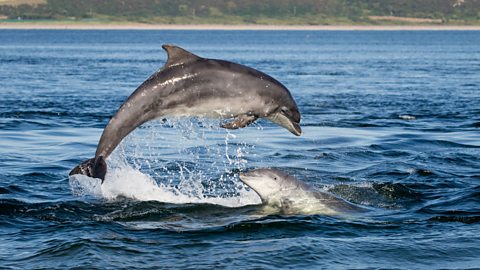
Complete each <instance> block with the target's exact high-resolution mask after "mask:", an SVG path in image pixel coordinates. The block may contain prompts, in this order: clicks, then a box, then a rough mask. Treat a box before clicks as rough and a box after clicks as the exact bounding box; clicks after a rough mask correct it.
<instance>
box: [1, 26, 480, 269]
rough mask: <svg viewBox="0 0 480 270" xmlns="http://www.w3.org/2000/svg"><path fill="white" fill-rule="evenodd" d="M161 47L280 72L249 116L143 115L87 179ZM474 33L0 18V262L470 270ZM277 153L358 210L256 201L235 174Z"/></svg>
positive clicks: (476, 165) (473, 244) (289, 167)
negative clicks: (277, 88) (295, 126)
mask: <svg viewBox="0 0 480 270" xmlns="http://www.w3.org/2000/svg"><path fill="white" fill-rule="evenodd" d="M164 43H170V44H176V45H179V46H182V47H184V48H186V49H188V50H190V51H192V52H194V53H196V54H198V55H200V56H204V57H209V58H216V59H225V60H230V61H234V62H238V63H241V64H245V65H248V66H251V67H254V68H256V69H259V70H261V71H263V72H266V73H267V74H270V75H271V76H273V77H275V78H276V79H278V80H279V81H280V82H282V83H283V84H284V85H285V86H287V87H288V88H289V89H290V91H291V93H292V95H293V97H294V99H295V100H296V102H297V104H298V106H299V108H300V111H301V114H302V121H301V126H302V128H303V131H304V134H303V135H302V136H301V137H296V136H294V135H292V134H291V133H289V132H288V131H287V130H285V129H283V128H281V127H279V126H276V125H273V124H271V123H269V122H267V121H265V120H261V121H258V122H256V123H255V124H253V125H251V126H249V127H247V128H244V129H241V130H233V131H227V130H224V129H221V128H219V120H212V119H198V118H186V119H164V120H163V121H160V120H158V121H153V122H149V123H146V124H144V125H142V126H141V127H140V128H138V129H137V130H135V131H134V132H133V133H132V134H130V135H129V136H128V137H127V138H125V140H124V141H123V142H122V144H121V145H120V146H119V147H118V148H117V149H116V150H115V152H114V153H113V155H112V156H111V157H110V158H109V159H108V160H107V161H108V164H109V172H108V174H107V178H106V180H105V183H104V184H103V185H101V184H100V182H99V180H98V179H92V178H88V177H86V176H74V177H70V178H69V176H68V173H69V171H70V170H71V169H72V168H73V167H74V166H76V165H77V164H79V163H80V162H81V161H83V160H85V159H88V158H91V157H93V156H94V153H95V149H96V145H97V143H98V139H99V138H100V134H101V132H102V130H103V128H104V127H105V125H106V123H107V121H108V120H109V118H110V117H111V116H112V115H113V114H114V113H115V111H116V110H117V109H118V107H119V106H120V105H121V104H122V102H123V101H124V100H125V99H126V98H127V97H128V96H129V95H130V94H131V93H132V92H133V91H134V90H135V88H136V87H137V86H138V85H140V84H141V83H142V82H143V81H144V80H145V79H147V78H148V77H149V76H150V75H151V74H152V73H153V72H155V71H156V70H158V69H159V68H161V67H162V66H163V64H164V62H165V60H166V54H165V52H164V51H163V50H162V48H161V45H162V44H164ZM479 44H480V33H479V32H478V31H120V30H118V31H72V30H42V31H40V30H38V31H36V30H0V268H1V269H69V268H84V269H95V268H96V269H186V268H188V269H223V268H228V269H281V268H285V269H377V268H382V269H479V268H480V236H479V235H480V234H479V232H480V46H479ZM262 167H276V168H280V169H282V170H284V171H285V172H287V173H289V174H291V175H294V176H296V177H297V178H298V179H301V180H302V181H305V182H307V183H309V184H311V185H313V186H315V187H316V188H318V189H319V190H323V191H326V192H330V193H333V194H335V195H337V196H339V197H341V198H343V199H345V200H348V201H349V202H352V203H355V204H357V205H360V206H362V207H364V208H367V209H369V211H368V212H367V213H365V214H361V215H357V216H355V217H344V216H326V215H285V214H282V213H277V214H275V213H273V214H269V215H266V214H264V213H263V212H262V211H261V208H262V206H261V205H259V203H260V199H259V198H258V196H257V195H256V193H255V192H254V191H252V190H250V189H248V188H246V187H245V186H244V185H243V184H242V183H241V182H240V181H239V179H238V175H239V173H240V172H242V171H247V170H250V169H255V168H262Z"/></svg>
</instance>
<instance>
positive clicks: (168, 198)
mask: <svg viewBox="0 0 480 270" xmlns="http://www.w3.org/2000/svg"><path fill="white" fill-rule="evenodd" d="M239 137H240V136H236V135H235V134H233V133H232V132H230V131H228V130H224V129H220V128H218V122H217V121H215V122H212V121H211V120H210V121H209V120H206V119H196V118H192V119H171V120H166V121H154V122H149V123H148V124H146V125H144V126H141V127H140V128H138V129H137V130H136V131H135V132H133V133H132V134H130V135H129V136H127V138H125V140H124V141H123V142H122V143H121V144H120V145H119V147H117V149H116V150H115V151H114V153H113V154H112V155H111V157H110V158H109V159H108V165H109V169H108V173H107V175H106V179H105V182H104V183H103V184H100V181H99V180H98V179H92V178H89V177H87V176H84V175H74V176H71V177H70V186H71V189H72V192H73V193H74V194H75V195H78V196H93V197H96V198H101V199H106V200H116V199H118V198H129V199H134V200H140V201H149V200H155V201H160V202H165V203H180V204H184V203H211V204H218V205H223V206H228V207H238V206H244V205H250V204H258V203H260V199H259V198H258V196H257V195H256V193H255V192H253V191H251V190H249V189H246V188H245V186H244V185H243V184H242V183H241V182H240V181H239V180H238V173H239V171H242V170H244V169H245V168H246V166H247V163H248V162H247V160H246V159H245V156H246V155H248V154H249V152H250V151H252V150H253V149H254V145H249V144H247V143H246V142H242V141H241V139H240V138H239Z"/></svg>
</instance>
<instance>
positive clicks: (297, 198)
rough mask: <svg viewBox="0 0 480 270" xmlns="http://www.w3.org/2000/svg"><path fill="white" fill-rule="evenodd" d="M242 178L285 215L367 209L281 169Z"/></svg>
mask: <svg viewBox="0 0 480 270" xmlns="http://www.w3.org/2000/svg"><path fill="white" fill-rule="evenodd" d="M240 180H241V181H242V182H243V183H245V184H246V185H247V186H249V187H250V188H251V189H253V190H254V191H255V192H256V193H257V194H258V195H259V196H260V198H261V200H262V202H263V204H264V205H265V206H268V207H270V208H273V209H278V210H280V211H281V213H283V214H323V215H339V214H347V213H350V214H352V213H360V212H366V211H367V209H365V208H362V207H359V206H356V205H354V204H352V203H349V202H347V201H345V200H343V199H341V198H338V197H336V196H334V195H332V194H330V193H327V192H323V191H319V190H316V189H314V188H313V187H311V186H309V185H307V184H306V183H304V182H301V181H299V180H297V179H296V178H295V177H293V176H290V175H288V174H286V173H284V172H282V171H280V170H277V169H270V168H263V169H255V170H251V171H248V172H244V173H241V174H240Z"/></svg>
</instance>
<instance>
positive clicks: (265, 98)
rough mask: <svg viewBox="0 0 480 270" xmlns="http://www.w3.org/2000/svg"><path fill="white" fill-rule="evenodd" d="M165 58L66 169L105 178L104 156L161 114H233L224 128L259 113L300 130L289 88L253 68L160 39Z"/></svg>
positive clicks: (246, 121) (295, 131)
mask: <svg viewBox="0 0 480 270" xmlns="http://www.w3.org/2000/svg"><path fill="white" fill-rule="evenodd" d="M162 47H163V49H164V50H165V51H166V52H167V55H168V59H167V62H166V64H165V66H163V67H162V68H161V69H160V70H159V71H157V72H155V73H154V74H153V75H152V76H150V78H148V79H147V80H146V81H145V82H143V83H142V84H141V85H140V86H139V87H138V88H137V89H136V90H135V91H134V92H133V93H132V94H131V95H130V96H129V97H128V99H127V100H126V101H125V102H124V103H123V104H122V105H121V106H120V108H119V109H118V111H117V112H116V113H115V115H114V116H113V117H112V118H111V119H110V121H109V122H108V124H107V126H106V127H105V129H104V130H103V133H102V136H101V138H100V142H99V143H98V146H97V151H96V153H95V158H92V159H89V160H86V161H84V162H82V163H81V164H80V165H78V166H77V167H75V168H74V169H73V170H72V171H71V172H70V175H73V174H85V175H87V176H90V177H95V178H100V179H102V181H103V180H104V179H105V174H106V171H107V166H106V163H105V159H106V158H107V157H108V156H109V155H110V154H111V153H112V151H113V150H114V149H115V148H116V147H117V146H118V144H120V142H121V141H122V140H123V138H125V137H126V136H127V135H128V134H129V133H130V132H132V131H133V130H134V129H135V128H137V127H138V126H140V125H141V124H143V123H145V122H147V121H149V120H152V119H155V118H159V117H164V116H200V117H213V118H221V119H225V118H233V120H232V121H231V122H228V123H224V124H221V126H222V127H223V128H228V129H237V128H243V127H245V126H247V125H249V124H251V123H253V122H254V121H255V120H256V119H258V118H265V119H268V120H270V121H272V122H273V123H276V124H278V125H280V126H282V127H284V128H286V129H287V130H289V131H290V132H292V133H293V134H295V135H297V136H300V135H301V134H302V131H301V128H300V124H299V123H300V112H299V110H298V107H297V104H296V103H295V101H294V100H293V98H292V95H291V94H290V92H289V91H288V89H287V88H286V87H285V86H284V85H282V84H281V83H280V82H278V81H277V80H275V79H274V78H272V77H271V76H269V75H267V74H265V73H263V72H261V71H258V70H255V69H253V68H250V67H247V66H244V65H240V64H236V63H233V62H228V61H224V60H215V59H207V58H202V57H199V56H197V55H195V54H193V53H190V52H188V51H186V50H184V49H182V48H180V47H177V46H173V45H163V46H162Z"/></svg>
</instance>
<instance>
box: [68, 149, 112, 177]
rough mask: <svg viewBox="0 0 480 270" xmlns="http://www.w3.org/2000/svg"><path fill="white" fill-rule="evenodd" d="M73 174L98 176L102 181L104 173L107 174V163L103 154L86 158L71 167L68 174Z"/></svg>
mask: <svg viewBox="0 0 480 270" xmlns="http://www.w3.org/2000/svg"><path fill="white" fill-rule="evenodd" d="M74 174H83V175H86V176H89V177H93V178H99V179H101V180H102V183H103V180H105V175H106V174H107V163H106V162H105V159H104V158H103V156H99V157H97V158H91V159H87V160H85V161H84V162H82V163H80V164H79V165H78V166H76V167H75V168H73V170H71V171H70V173H69V174H68V175H74Z"/></svg>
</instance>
